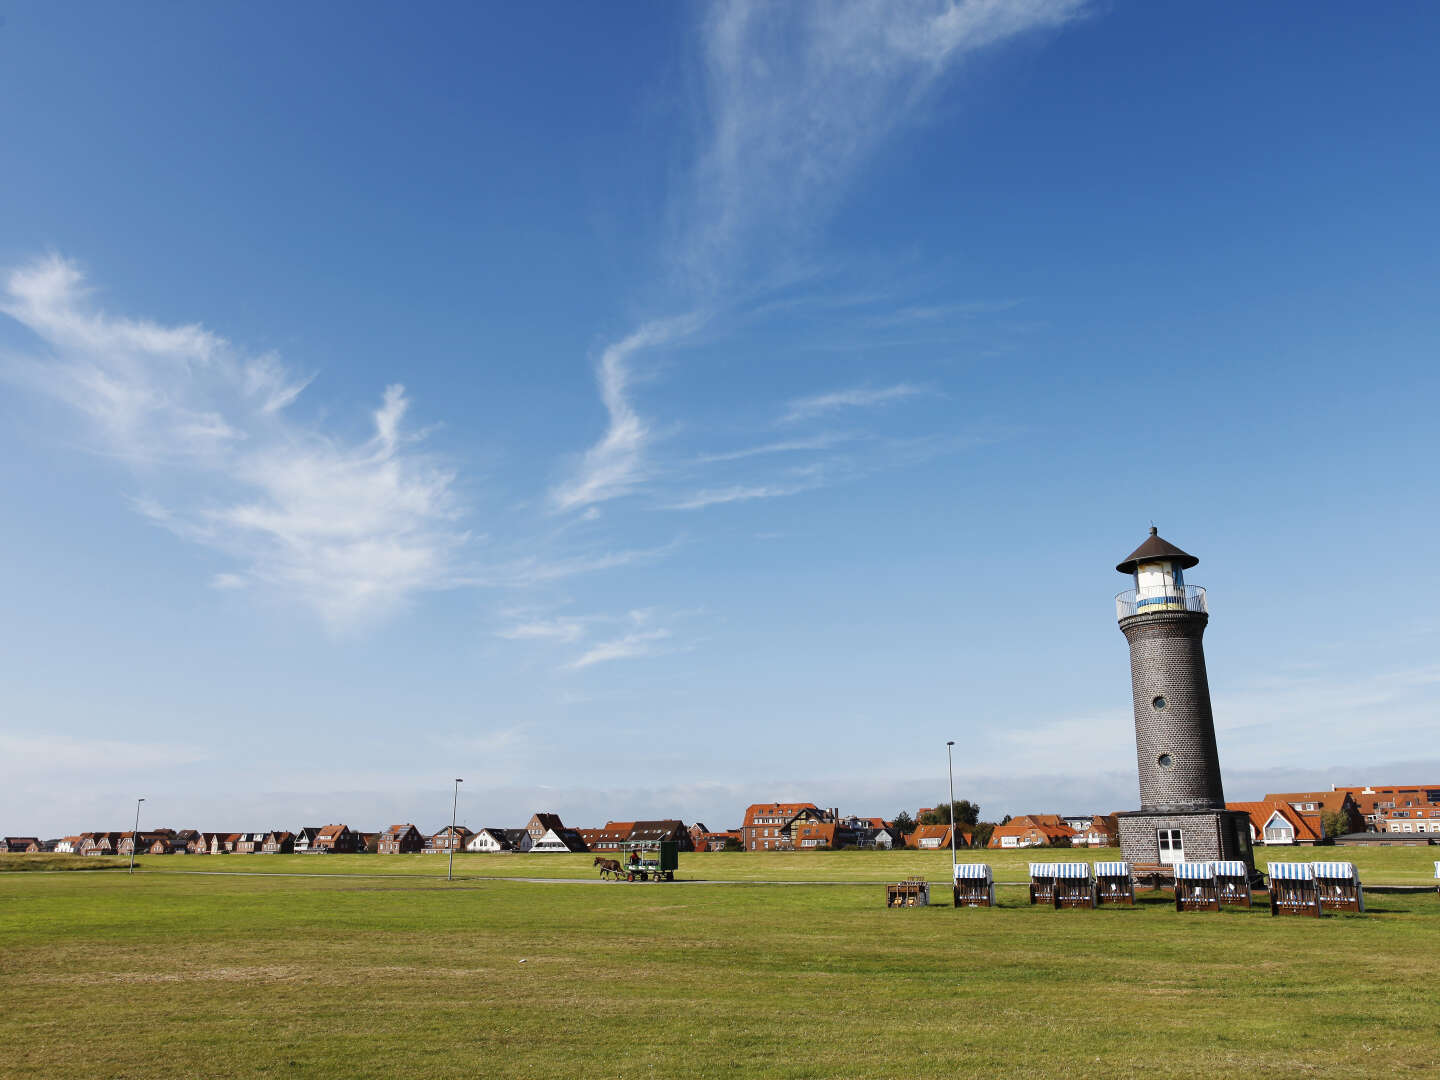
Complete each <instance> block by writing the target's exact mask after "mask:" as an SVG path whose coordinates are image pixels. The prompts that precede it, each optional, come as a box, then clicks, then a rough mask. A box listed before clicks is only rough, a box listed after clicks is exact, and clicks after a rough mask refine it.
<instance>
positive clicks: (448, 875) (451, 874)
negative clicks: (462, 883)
mask: <svg viewBox="0 0 1440 1080" xmlns="http://www.w3.org/2000/svg"><path fill="white" fill-rule="evenodd" d="M464 782H465V781H464V780H461V779H460V778H459V777H458V776H457V777H456V778H455V798H454V800H453V801H452V802H451V803H450V867H449V869H448V870H446V871H445V880H446V881H454V880H455V813H456V811H457V810H459V808H460V785H461V784H463V783H464Z"/></svg>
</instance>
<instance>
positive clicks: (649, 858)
mask: <svg viewBox="0 0 1440 1080" xmlns="http://www.w3.org/2000/svg"><path fill="white" fill-rule="evenodd" d="M620 852H621V854H620V858H619V859H614V860H605V861H607V862H614V863H616V864H618V866H619V869H618V870H612V871H611V876H612V877H613V878H615V879H616V880H623V881H674V880H675V871H676V870H677V869H678V868H679V866H680V845H679V843H678V842H676V841H674V840H631V841H627V842H626V843H624V844H622V845H621V846H620ZM595 861H596V863H597V864H599V863H600V862H601V860H600V859H596V860H595ZM604 872H605V867H603V866H602V867H601V873H602V876H603V874H604Z"/></svg>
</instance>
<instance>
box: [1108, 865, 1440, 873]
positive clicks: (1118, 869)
mask: <svg viewBox="0 0 1440 1080" xmlns="http://www.w3.org/2000/svg"><path fill="white" fill-rule="evenodd" d="M1435 866H1436V867H1437V868H1440V863H1436V864H1435ZM1095 876H1096V877H1129V876H1130V864H1129V863H1128V862H1097V863H1096V864H1095ZM1436 876H1437V877H1440V874H1437V875H1436Z"/></svg>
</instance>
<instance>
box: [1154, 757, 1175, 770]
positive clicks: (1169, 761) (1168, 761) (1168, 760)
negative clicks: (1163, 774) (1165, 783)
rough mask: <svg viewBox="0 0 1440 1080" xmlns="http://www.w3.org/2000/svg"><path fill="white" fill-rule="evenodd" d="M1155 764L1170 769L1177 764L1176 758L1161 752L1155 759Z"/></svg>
mask: <svg viewBox="0 0 1440 1080" xmlns="http://www.w3.org/2000/svg"><path fill="white" fill-rule="evenodd" d="M1155 764H1157V765H1159V766H1160V768H1162V769H1168V768H1170V767H1171V766H1172V765H1174V764H1175V759H1174V758H1172V757H1171V756H1170V755H1169V754H1161V755H1160V756H1159V757H1158V758H1156V759H1155Z"/></svg>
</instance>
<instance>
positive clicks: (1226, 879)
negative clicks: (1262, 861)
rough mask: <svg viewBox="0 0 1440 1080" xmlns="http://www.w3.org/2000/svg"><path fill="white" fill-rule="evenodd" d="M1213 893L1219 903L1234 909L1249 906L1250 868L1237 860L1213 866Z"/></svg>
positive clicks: (1220, 862)
mask: <svg viewBox="0 0 1440 1080" xmlns="http://www.w3.org/2000/svg"><path fill="white" fill-rule="evenodd" d="M1215 891H1216V892H1217V893H1218V894H1219V896H1220V903H1222V904H1230V905H1232V906H1234V907H1247V908H1248V907H1249V906H1250V867H1249V866H1247V865H1246V864H1245V863H1243V862H1241V861H1240V860H1239V859H1234V860H1221V861H1219V862H1217V863H1216V864H1215Z"/></svg>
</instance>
